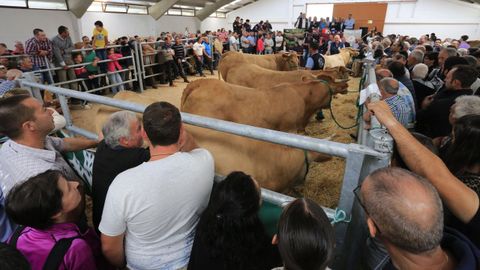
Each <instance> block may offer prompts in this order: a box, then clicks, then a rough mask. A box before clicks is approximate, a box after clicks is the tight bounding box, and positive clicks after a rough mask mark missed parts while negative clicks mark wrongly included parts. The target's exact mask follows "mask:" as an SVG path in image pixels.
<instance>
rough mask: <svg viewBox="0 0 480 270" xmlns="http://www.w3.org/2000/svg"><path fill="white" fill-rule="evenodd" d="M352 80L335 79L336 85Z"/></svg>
mask: <svg viewBox="0 0 480 270" xmlns="http://www.w3.org/2000/svg"><path fill="white" fill-rule="evenodd" d="M348 81H350V79H335V82H336V83H342V82H348Z"/></svg>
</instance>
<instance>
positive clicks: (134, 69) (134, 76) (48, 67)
mask: <svg viewBox="0 0 480 270" xmlns="http://www.w3.org/2000/svg"><path fill="white" fill-rule="evenodd" d="M121 47H129V49H130V55H129V56H124V57H121V58H118V59H116V60H111V59H104V60H99V61H92V62H83V63H79V64H72V65H67V66H66V68H68V69H71V68H79V67H85V66H88V65H92V64H94V63H96V64H105V63H109V62H113V61H121V60H129V59H131V63H132V66H128V67H127V68H124V69H122V70H116V71H113V72H106V73H99V74H94V75H93V77H92V78H75V79H71V80H66V81H58V82H54V76H53V73H52V72H54V71H57V70H64V69H65V67H54V66H51V62H50V60H49V59H48V57H47V56H45V63H46V68H44V69H39V70H33V71H31V72H25V73H24V76H25V77H28V78H31V76H29V75H28V74H29V73H31V74H41V73H48V76H49V79H50V81H51V82H52V83H53V85H54V86H63V85H69V84H72V83H77V84H78V83H81V84H82V85H83V88H85V90H86V91H85V92H88V93H91V92H98V91H101V90H104V89H108V88H112V87H116V86H120V85H125V84H129V83H132V82H135V81H139V79H138V68H137V66H138V61H136V59H135V58H134V55H135V52H136V51H138V50H137V44H136V42H135V44H134V48H133V49H132V48H130V46H129V45H128V44H126V45H110V46H107V47H105V48H97V49H93V48H85V49H75V50H72V53H80V52H90V51H96V50H102V49H103V50H105V49H110V48H121ZM29 56H30V55H28V54H25V55H14V56H8V57H10V58H11V57H29ZM1 57H4V58H7V56H0V58H1ZM72 57H73V56H72ZM127 72H131V74H132V77H131V79H129V80H125V81H122V82H121V83H115V84H108V85H106V86H102V87H98V88H93V89H88V90H87V87H86V85H85V81H87V80H92V79H95V80H98V78H102V77H108V75H112V74H118V73H120V74H121V73H127ZM139 85H140V90H141V91H143V84H142V83H141V82H140V83H139Z"/></svg>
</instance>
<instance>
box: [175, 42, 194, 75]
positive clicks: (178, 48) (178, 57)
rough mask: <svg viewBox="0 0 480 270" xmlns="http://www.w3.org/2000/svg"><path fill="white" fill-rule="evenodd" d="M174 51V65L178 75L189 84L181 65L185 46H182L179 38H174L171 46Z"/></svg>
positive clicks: (183, 60) (183, 59)
mask: <svg viewBox="0 0 480 270" xmlns="http://www.w3.org/2000/svg"><path fill="white" fill-rule="evenodd" d="M172 49H173V50H174V51H175V63H176V64H177V69H178V73H179V74H180V76H182V78H183V81H184V82H186V83H189V82H190V81H188V79H187V76H186V75H185V70H184V69H183V63H184V62H185V46H184V45H183V44H182V40H181V39H180V37H178V36H177V37H176V38H175V44H174V45H173V46H172Z"/></svg>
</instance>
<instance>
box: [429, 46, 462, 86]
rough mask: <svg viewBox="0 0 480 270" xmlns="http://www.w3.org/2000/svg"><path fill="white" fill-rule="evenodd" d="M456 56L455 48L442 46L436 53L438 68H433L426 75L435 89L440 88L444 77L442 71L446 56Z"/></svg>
mask: <svg viewBox="0 0 480 270" xmlns="http://www.w3.org/2000/svg"><path fill="white" fill-rule="evenodd" d="M452 56H457V50H456V49H455V48H443V49H441V50H440V52H439V53H438V66H439V68H436V69H433V70H432V71H431V72H430V74H429V75H428V78H427V80H429V81H431V82H432V83H433V85H434V86H435V90H439V89H440V88H442V86H443V84H444V82H443V80H444V79H445V74H444V71H443V65H444V64H445V60H447V58H449V57H452Z"/></svg>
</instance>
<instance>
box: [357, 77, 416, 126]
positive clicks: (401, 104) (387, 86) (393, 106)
mask: <svg viewBox="0 0 480 270" xmlns="http://www.w3.org/2000/svg"><path fill="white" fill-rule="evenodd" d="M377 84H378V88H379V89H380V93H381V94H382V98H381V99H382V100H385V102H387V104H388V106H389V107H390V110H391V111H392V113H393V115H395V118H396V119H397V120H398V121H399V122H400V123H402V125H404V126H405V127H409V125H410V124H412V123H413V121H414V117H415V115H414V111H412V110H411V108H410V106H409V105H408V104H407V103H406V102H405V99H403V98H402V97H401V96H399V95H397V93H398V89H399V87H400V84H399V82H398V81H397V80H395V79H394V78H390V77H385V78H383V79H381V80H380V81H378V82H377ZM363 119H364V120H365V122H367V123H369V122H370V119H371V113H370V111H366V112H365V113H364V115H363ZM367 127H368V125H367Z"/></svg>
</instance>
